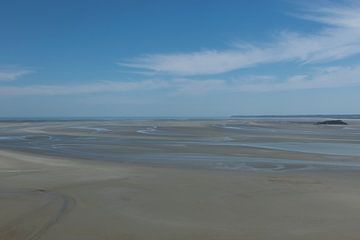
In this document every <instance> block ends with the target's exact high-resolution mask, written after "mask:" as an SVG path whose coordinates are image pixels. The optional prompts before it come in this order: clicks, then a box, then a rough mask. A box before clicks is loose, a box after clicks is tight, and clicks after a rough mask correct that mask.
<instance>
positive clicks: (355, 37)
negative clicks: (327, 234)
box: [0, 0, 360, 117]
mask: <svg viewBox="0 0 360 240" xmlns="http://www.w3.org/2000/svg"><path fill="white" fill-rule="evenodd" d="M359 12H360V4H359V3H358V2H356V1H309V2H304V1H301V4H300V1H289V0H287V1H285V0H283V1H231V0H229V1H200V0H192V1H190V0H188V1H187V0H182V1H131V0H126V1H125V0H124V1H90V0H89V1H70V0H63V1H48V0H46V1H45V0H43V1H39V0H34V1H24V0H23V1H19V0H11V1H10V0H3V1H1V3H0V31H1V37H0V117H57V116H61V117H69V116H228V115H233V114H261V115H262V114H342V113H359V112H360V104H358V103H359V102H360V14H359Z"/></svg>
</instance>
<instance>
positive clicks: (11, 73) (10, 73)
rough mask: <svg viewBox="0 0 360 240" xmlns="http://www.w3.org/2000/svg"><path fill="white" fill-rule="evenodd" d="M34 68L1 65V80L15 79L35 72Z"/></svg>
mask: <svg viewBox="0 0 360 240" xmlns="http://www.w3.org/2000/svg"><path fill="white" fill-rule="evenodd" d="M33 72H34V71H33V70H29V69H23V68H18V67H9V66H7V67H1V66H0V81H14V80H17V79H18V78H20V77H22V76H24V75H27V74H30V73H33Z"/></svg>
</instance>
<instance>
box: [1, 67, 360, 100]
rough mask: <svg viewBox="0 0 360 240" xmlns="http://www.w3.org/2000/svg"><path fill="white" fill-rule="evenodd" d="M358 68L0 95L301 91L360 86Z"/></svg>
mask: <svg viewBox="0 0 360 240" xmlns="http://www.w3.org/2000/svg"><path fill="white" fill-rule="evenodd" d="M359 76H360V65H355V66H345V67H344V66H337V67H328V68H324V69H318V70H316V71H314V72H313V73H309V74H302V75H292V76H290V77H288V78H286V79H279V78H276V77H272V76H247V77H242V78H239V79H231V80H228V79H207V80H194V79H191V78H175V79H172V80H162V79H148V80H141V81H119V82H116V81H102V82H97V83H91V84H78V85H32V86H26V87H24V86H23V87H21V86H12V87H8V86H7V87H0V95H1V96H16V95H20V96H24V95H36V96H39V95H40V96H44V95H45V96H49V95H50V96H55V95H79V94H93V93H108V92H113V93H130V92H135V91H143V92H151V91H156V90H166V91H165V92H163V94H168V95H199V94H200V95H201V94H212V93H216V92H222V93H237V92H271V91H290V90H302V89H318V88H335V87H349V86H360V78H359Z"/></svg>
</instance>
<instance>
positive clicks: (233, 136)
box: [0, 120, 360, 171]
mask: <svg viewBox="0 0 360 240" xmlns="http://www.w3.org/2000/svg"><path fill="white" fill-rule="evenodd" d="M237 121H238V122H237ZM237 121H234V120H212V121H203V122H201V121H192V120H181V121H179V120H176V121H170V120H169V121H164V120H151V121H150V120H149V121H144V120H141V121H140V120H137V121H135V120H134V121H128V120H127V121H106V123H104V122H81V121H77V122H72V121H69V122H59V123H56V122H41V123H27V124H23V125H22V124H16V123H12V124H10V125H6V124H5V123H0V129H2V130H0V148H1V149H16V150H22V151H31V152H35V153H40V154H50V155H56V156H63V157H75V158H82V159H92V160H97V161H104V160H108V161H117V162H127V163H129V162H130V163H135V164H155V165H158V164H161V165H172V166H181V167H204V168H211V169H222V170H251V171H252V170H256V171H290V170H310V169H320V168H329V169H333V168H358V167H359V165H358V163H357V161H359V163H360V158H359V157H360V139H359V138H358V135H354V134H353V133H354V132H355V133H356V132H358V131H360V125H351V126H347V127H346V128H343V127H327V126H316V125H313V124H309V123H304V124H299V123H296V124H294V123H289V122H279V121H276V122H256V123H252V122H247V121H245V122H244V121H240V120H237ZM229 122H230V123H229ZM269 140H270V141H269ZM257 149H259V150H257ZM264 149H266V150H271V151H272V152H271V153H268V155H265V156H264V154H261V151H263V150H264ZM244 152H246V154H244ZM283 152H285V153H287V152H289V153H292V154H293V153H294V152H298V153H300V155H299V156H294V155H292V157H291V158H289V157H287V155H285V156H284V154H283ZM280 153H282V157H278V156H280V155H279V154H280ZM301 154H303V155H304V154H306V155H304V156H307V158H308V159H311V160H312V159H319V160H317V161H309V160H304V159H302V155H301ZM314 154H317V155H316V156H312V155H314ZM319 154H320V155H323V156H319Z"/></svg>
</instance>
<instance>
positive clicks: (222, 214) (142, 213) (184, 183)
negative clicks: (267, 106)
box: [0, 120, 360, 240]
mask: <svg viewBox="0 0 360 240" xmlns="http://www.w3.org/2000/svg"><path fill="white" fill-rule="evenodd" d="M80 125H81V126H83V125H84V126H86V128H84V127H82V128H74V127H78V126H80ZM100 126H101V127H102V129H100V130H99V129H95V127H100ZM219 126H231V127H233V128H234V127H238V128H240V127H242V128H243V127H245V126H247V128H246V129H242V130H239V129H238V130H236V129H226V128H222V127H219ZM351 126H352V127H354V128H355V130H351V131H349V132H348V130H347V129H339V128H338V129H334V128H331V127H323V126H321V127H318V126H314V125H313V124H308V123H301V124H295V123H284V122H280V123H279V122H273V121H272V122H249V121H245V122H244V121H240V120H207V121H191V120H183V121H147V122H144V121H133V122H126V121H117V122H105V123H101V124H100V122H90V123H89V122H75V123H74V122H64V123H59V122H53V123H51V122H50V123H48V122H45V123H43V122H41V123H33V122H30V123H29V122H25V123H18V122H17V123H13V122H12V123H1V127H2V136H3V137H7V138H6V139H5V138H4V139H5V140H2V141H1V142H0V144H1V145H0V146H1V150H0V206H1V207H0V216H1V217H0V239H4V240H13V239H52V240H57V239H67V240H71V239H74V240H75V239H76V240H81V239H84V240H85V239H86V240H88V239H111V240H112V239H114V240H115V239H194V240H195V239H197V240H200V239H234V240H235V239H284V240H285V239H334V240H335V239H358V238H359V236H360V229H359V228H358V223H359V222H360V207H359V202H360V189H359V188H358V182H359V180H360V178H359V169H358V167H357V162H358V161H359V156H358V155H357V152H356V151H354V153H353V154H350V155H342V154H339V155H336V154H335V155H334V154H332V155H326V154H321V153H317V152H313V150H311V149H310V150H311V151H310V150H309V151H308V152H306V151H307V150H306V149H300V150H299V151H297V150H294V149H293V148H294V146H293V145H292V148H291V150H289V151H285V150H282V149H281V150H279V149H269V148H268V147H269V146H267V148H261V146H260V147H258V148H257V147H256V146H255V145H254V144H256V143H257V144H258V143H261V144H262V145H264V144H266V143H267V142H269V140H270V141H271V142H309V143H311V142H317V143H319V142H321V143H322V144H326V143H329V142H331V143H332V144H334V143H342V144H344V143H352V144H358V143H359V142H357V139H358V136H357V135H354V134H353V133H354V132H356V131H357V129H358V125H357V123H354V124H353V125H351ZM259 127H260V128H261V129H260V130H261V131H259V130H258V128H259ZM320 128H321V129H320ZM104 129H107V130H104ZM276 129H277V130H278V131H276V132H274V131H273V130H276ZM141 130H143V131H144V130H145V133H144V132H140V133H139V131H141ZM285 130H286V131H285ZM284 131H285V132H284ZM304 131H314V132H313V133H312V134H304ZM333 131H335V132H333ZM155 133H156V134H155ZM305 133H306V132H305ZM339 133H340V134H339ZM25 134H28V135H27V137H26V138H24V139H30V136H29V135H31V142H32V143H34V144H36V146H37V147H42V148H41V149H39V148H37V149H36V148H28V147H25V146H28V145H29V144H27V143H26V140H24V141H25V142H24V143H22V145H21V146H20V145H18V142H19V141H20V140H15V141H14V140H13V139H10V140H9V136H15V137H20V136H24V135H25ZM190 134H191V136H190ZM188 135H189V136H188ZM49 136H51V137H52V138H50V137H49ZM56 137H58V139H60V137H61V138H62V139H65V137H68V138H66V139H65V140H62V141H63V142H61V144H65V143H68V144H71V147H72V148H71V149H85V147H84V142H80V143H78V142H72V141H75V140H74V138H71V139H70V138H69V137H76V138H79V137H83V138H84V139H85V140H86V139H87V140H86V141H87V142H89V141H90V142H91V141H92V140H91V138H96V139H97V141H95V142H94V143H92V144H94V146H95V145H96V146H98V148H99V149H97V148H95V147H92V146H93V145H91V144H90V143H89V144H90V145H87V146H86V149H87V151H86V152H88V153H89V152H94V154H95V153H97V154H96V155H92V156H90V155H84V156H85V157H77V156H78V155H79V154H80V153H79V152H75V151H68V149H65V148H63V149H61V151H56V152H54V151H52V152H51V151H45V150H44V149H45V148H48V145H45V143H44V142H46V144H47V142H49V141H52V140H53V139H55V140H54V141H55V143H56V144H57V145H56V146H57V147H58V148H56V149H59V146H60V144H59V143H58V142H56ZM39 139H40V140H39ZM44 139H47V140H44ZM84 139H83V140H84ZM175 139H176V140H177V141H175ZM271 139H272V140H271ZM284 139H285V140H284ZM105 140H106V141H108V140H110V141H109V142H106V141H105ZM195 140H197V142H195V143H194V141H195ZM59 141H60V140H59ZM76 141H77V140H76ZM116 141H119V142H116ZM230 143H231V144H230ZM111 144H116V145H117V146H118V147H114V146H113V145H111ZM246 144H248V145H249V144H251V146H247V145H246ZM339 146H342V145H339ZM356 146H357V145H355V147H356ZM81 147H82V148H81ZM69 149H70V148H69ZM106 149H110V150H111V151H110V150H109V151H110V152H111V153H112V156H114V155H116V156H118V155H119V154H120V155H121V154H122V157H119V159H113V158H110V156H108V155H104V159H105V160H103V159H101V158H99V155H101V154H102V153H103V151H105V150H106ZM109 151H108V152H109ZM173 153H176V156H177V158H178V159H180V160H178V161H166V159H167V158H169V159H170V158H172V157H173V158H174V156H175V155H169V154H173ZM205 153H206V154H208V155H211V156H213V157H214V156H217V157H219V155H220V156H223V158H221V159H223V161H222V162H220V160H219V158H215V157H214V158H213V160H212V161H210V162H208V161H207V160H203V159H204V158H205V159H208V158H206V156H208V155H205ZM340 153H341V151H340ZM98 154H99V155H98ZM147 154H150V155H151V154H153V155H152V156H153V157H152V158H146V157H144V156H143V155H147ZM160 154H164V155H163V156H165V157H164V159H165V160H162V161H157V160H156V156H160ZM201 154H202V155H201ZM200 155H201V156H203V157H202V158H199V157H198V156H200ZM124 156H125V157H124ZM141 156H142V157H141ZM189 156H192V158H190V157H189ZM193 156H197V158H196V159H195V160H196V161H198V162H197V163H196V164H193V159H194V158H193ZM204 156H205V157H204ZM228 157H231V158H228ZM245 157H246V158H245ZM248 157H253V158H254V159H255V160H256V161H257V162H256V163H255V164H254V163H249V161H251V159H252V158H250V159H248ZM123 158H128V159H133V160H132V161H124V160H123ZM181 158H183V159H186V158H189V160H187V161H182V160H181ZM235 158H236V159H235ZM238 158H239V159H238ZM199 159H200V160H199ZM209 159H211V158H210V157H209ZM227 159H229V160H227ZM259 159H260V160H259ZM261 159H267V160H266V161H265V160H261ZM269 159H270V160H271V161H270V160H269ZM272 159H275V160H274V161H273V160H272ZM276 159H278V161H280V163H281V164H280V163H277V162H276ZM285 159H286V162H284V160H285ZM170 160H171V159H170ZM195 160H194V161H195ZM300 160H301V162H300ZM196 161H195V162H196ZM227 161H230V162H231V164H230V165H229V164H228V165H226V162H227ZM291 161H294V163H291ZM174 162H175V163H174ZM199 162H201V164H200V163H199ZM214 162H215V163H214ZM223 162H225V163H223ZM289 162H290V163H289ZM210 163H211V164H210ZM220 163H222V164H220ZM316 163H322V164H319V165H317V164H316ZM334 163H338V165H336V164H335V165H334ZM345 163H346V164H345ZM328 165H329V166H328ZM224 166H225V167H224ZM231 167H232V168H231Z"/></svg>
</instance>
